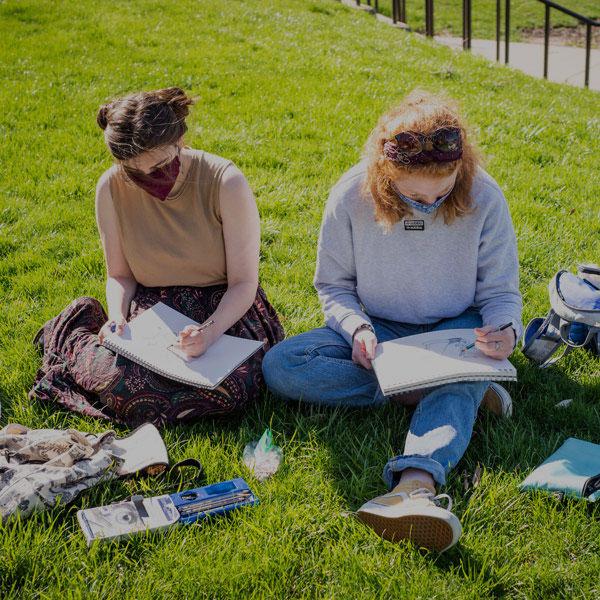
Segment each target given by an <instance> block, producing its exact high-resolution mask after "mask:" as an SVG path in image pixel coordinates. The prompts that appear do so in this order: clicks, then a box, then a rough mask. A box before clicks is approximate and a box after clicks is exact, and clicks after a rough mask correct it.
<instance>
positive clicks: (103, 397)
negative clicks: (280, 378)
mask: <svg viewBox="0 0 600 600" xmlns="http://www.w3.org/2000/svg"><path fill="white" fill-rule="evenodd" d="M226 291H227V286H226V285H216V286H210V287H201V288H200V287H184V286H181V287H180V286H177V287H165V288H147V287H144V286H141V285H139V286H138V288H137V292H136V295H135V298H134V299H133V301H132V303H131V311H130V315H129V318H130V319H131V318H133V317H135V316H136V315H138V314H140V313H141V312H143V311H144V310H146V309H147V308H150V307H151V306H154V304H156V303H157V302H163V303H164V304H167V305H168V306H171V307H173V308H174V309H176V310H178V311H179V312H181V313H183V314H184V315H187V316H188V317H190V318H192V319H194V320H195V321H199V322H203V321H205V320H207V319H208V317H209V316H210V315H212V313H213V312H214V311H215V310H216V308H217V306H218V305H219V302H220V301H221V298H222V297H223V295H224V294H225V292H226ZM106 320H107V316H106V313H105V312H104V309H103V308H102V305H101V304H100V302H98V300H95V299H94V298H87V297H84V298H78V299H77V300H74V301H73V302H71V304H69V306H67V308H65V310H63V311H62V312H61V313H60V314H59V315H58V316H57V317H55V318H54V319H51V320H50V321H48V323H46V325H45V326H44V328H43V335H42V336H41V342H42V345H43V354H44V359H43V364H42V367H41V369H40V370H39V371H38V373H37V376H36V380H35V384H34V386H33V388H32V390H31V391H30V393H29V395H30V397H31V398H37V399H41V400H48V401H52V402H56V403H58V404H61V405H63V406H65V407H66V408H68V409H69V410H73V411H77V412H80V413H83V414H85V415H88V416H92V417H97V418H105V419H111V420H114V421H117V422H121V423H125V424H127V425H129V426H131V427H135V426H137V425H139V424H141V423H146V422H150V423H154V424H155V425H157V426H162V425H166V424H175V423H182V422H185V421H191V420H195V419H199V418H201V417H205V416H217V415H228V414H231V413H233V412H235V411H239V410H241V409H244V408H246V407H247V406H249V405H251V404H252V403H254V402H256V401H257V399H258V398H259V396H260V393H261V390H262V388H263V385H264V382H263V377H262V369H261V364H262V358H263V356H264V353H265V352H266V351H267V350H268V349H269V348H270V347H271V346H273V345H274V344H276V343H277V342H279V341H281V340H282V339H283V337H284V332H283V328H282V326H281V323H280V322H279V318H278V317H277V314H276V312H275V310H274V309H273V307H272V306H271V305H270V304H269V301H268V300H267V297H266V295H265V293H264V291H263V290H262V289H261V288H260V287H259V288H258V290H257V293H256V299H255V301H254V304H253V305H252V307H251V308H250V310H248V312H247V313H246V314H245V315H244V316H243V317H242V318H241V319H240V320H239V321H238V322H237V323H235V324H234V325H233V327H231V328H230V329H229V330H228V331H227V332H226V333H228V334H229V335H234V336H237V337H243V338H248V339H253V340H261V341H264V342H265V346H264V350H260V351H259V352H257V353H256V354H255V355H254V356H252V357H251V358H250V359H248V361H246V362H245V363H243V364H242V365H240V366H239V367H238V368H237V369H236V370H235V371H234V372H233V373H231V375H229V376H228V377H227V378H226V379H224V380H223V382H222V383H221V384H220V385H219V386H218V387H217V388H215V389H214V390H210V389H202V388H196V387H191V386H188V385H185V384H182V383H179V382H176V381H172V380H170V379H167V378H165V377H163V376H161V375H158V374H157V373H154V372H153V371H150V370H149V369H147V368H146V367H143V366H141V365H138V364H137V363H135V362H133V361H131V360H129V359H128V358H125V357H123V356H120V355H116V354H115V353H114V352H112V351H111V350H109V349H108V348H105V347H104V346H102V345H100V343H99V342H98V332H99V331H100V328H101V327H102V325H104V323H106Z"/></svg>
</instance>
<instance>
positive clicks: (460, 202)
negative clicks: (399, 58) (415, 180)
mask: <svg viewBox="0 0 600 600" xmlns="http://www.w3.org/2000/svg"><path fill="white" fill-rule="evenodd" d="M444 127H457V128H459V129H460V131H461V138H462V148H463V153H462V157H461V158H459V159H458V160H455V161H452V162H430V163H427V164H410V165H404V164H399V163H397V162H394V161H392V160H390V159H388V158H387V157H386V156H385V154H384V152H383V145H384V144H385V142H387V141H389V140H393V139H394V136H395V135H397V134H398V133H400V132H402V131H412V132H417V133H422V134H424V135H429V134H431V133H433V132H434V131H436V130H438V129H442V128H444ZM365 158H366V159H367V162H368V167H367V176H366V178H365V181H364V184H363V193H364V195H365V196H366V197H368V196H369V194H370V195H371V197H372V198H373V202H374V205H375V219H376V220H377V221H378V222H379V223H381V224H382V225H383V227H384V228H385V229H386V230H388V231H389V230H390V229H391V228H392V227H393V226H394V225H395V224H396V223H397V222H398V221H400V220H401V219H403V218H404V217H405V216H408V215H411V214H412V211H411V209H410V208H409V207H408V206H407V205H406V203H404V202H402V201H401V200H400V199H399V198H398V195H397V194H396V193H395V191H394V189H393V187H392V181H393V180H397V179H401V178H402V176H403V175H404V174H407V173H411V174H412V173H420V174H423V175H425V176H431V177H445V176H448V175H450V174H451V173H453V172H454V170H455V169H456V168H458V173H457V177H456V184H455V185H454V189H453V190H452V193H451V194H450V196H449V197H448V199H447V200H445V201H444V203H443V204H442V205H441V206H440V208H439V212H441V214H442V215H443V216H444V223H446V224H449V223H451V222H452V221H453V220H454V219H455V218H457V217H461V216H463V215H465V214H467V213H468V212H470V210H471V206H472V200H471V186H472V183H473V177H474V176H475V172H476V170H477V166H478V165H479V162H480V159H479V156H478V153H477V150H476V149H475V147H474V146H473V144H472V143H471V142H470V141H469V140H468V138H467V131H466V126H465V124H464V123H463V121H462V119H461V117H460V115H459V111H458V107H457V106H456V103H455V102H454V101H452V100H449V99H447V98H444V97H441V96H436V95H433V94H430V93H428V92H424V91H421V90H414V91H412V92H411V93H410V94H409V95H408V96H407V97H406V98H404V99H403V100H402V102H401V103H400V104H399V105H398V106H396V107H395V108H393V109H391V110H390V111H388V112H387V113H386V114H384V115H383V116H382V117H381V118H380V119H379V122H378V123H377V125H376V126H375V129H373V131H372V132H371V135H370V136H369V139H368V141H367V144H366V146H365Z"/></svg>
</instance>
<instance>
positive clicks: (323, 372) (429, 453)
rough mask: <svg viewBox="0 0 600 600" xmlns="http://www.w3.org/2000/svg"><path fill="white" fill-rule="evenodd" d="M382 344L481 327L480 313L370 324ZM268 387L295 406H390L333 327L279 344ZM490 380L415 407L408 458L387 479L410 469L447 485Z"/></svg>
mask: <svg viewBox="0 0 600 600" xmlns="http://www.w3.org/2000/svg"><path fill="white" fill-rule="evenodd" d="M371 320H372V322H373V326H374V328H375V333H376V334H377V340H378V341H379V342H385V341H387V340H392V339H395V338H398V337H404V336H407V335H415V334H417V333H425V332H427V331H437V330H442V329H456V328H469V329H471V328H474V327H480V326H481V316H480V315H479V312H478V311H477V310H475V309H468V310H467V311H465V312H464V313H463V314H462V315H460V316H458V317H455V318H451V319H444V320H442V321H439V322H438V323H433V324H431V325H411V324H407V323H396V322H394V321H387V320H385V319H377V318H372V319H371ZM263 373H264V376H265V381H266V383H267V386H268V387H269V389H270V390H271V391H272V392H274V393H275V394H277V395H279V396H282V397H284V398H288V399H291V400H302V401H304V402H311V403H314V404H321V405H327V406H349V407H366V406H376V405H381V404H384V403H386V402H387V401H388V398H386V397H385V396H384V395H383V394H382V392H381V390H380V388H379V385H378V383H377V379H376V377H375V374H374V373H373V371H368V370H366V369H364V368H363V367H361V366H359V365H357V364H356V363H354V362H353V361H352V349H351V348H350V346H349V345H348V343H347V342H346V340H344V338H343V337H342V336H340V335H339V334H337V333H336V332H335V331H333V330H332V329H330V328H329V327H320V328H318V329H313V330H312V331H307V332H306V333H302V334H300V335H297V336H295V337H292V338H288V339H287V340H284V341H283V342H280V343H279V344H276V345H275V346H273V348H271V350H269V351H268V352H267V354H266V355H265V357H264V359H263ZM488 386H489V382H472V383H471V382H470V383H453V384H449V385H444V386H440V387H437V388H434V389H432V391H430V392H429V393H428V394H427V395H426V396H425V397H424V398H423V399H422V400H421V401H420V402H419V404H418V405H417V407H416V409H415V411H414V413H413V415H412V419H411V422H410V427H409V431H408V435H407V437H406V441H405V445H404V452H403V454H401V455H400V456H396V457H394V458H392V459H390V460H389V461H388V463H387V464H386V466H385V468H384V470H383V478H384V479H385V481H386V483H387V485H388V486H389V487H390V488H391V487H393V486H394V485H395V484H396V483H397V482H398V479H399V477H400V472H401V471H403V470H404V469H408V468H414V469H422V470H423V471H427V472H428V473H431V475H432V476H433V478H434V480H435V481H436V482H437V483H438V484H440V485H443V484H445V483H446V475H447V473H448V472H449V471H450V469H452V467H454V466H455V465H456V463H457V462H458V461H459V460H460V459H461V458H462V455H463V454H464V453H465V450H466V449H467V446H468V445H469V441H470V440H471V435H472V433H473V424H474V422H475V418H476V417H477V410H478V409H479V405H480V404H481V401H482V399H483V395H484V394H485V391H486V389H487V388H488Z"/></svg>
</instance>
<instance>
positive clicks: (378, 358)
mask: <svg viewBox="0 0 600 600" xmlns="http://www.w3.org/2000/svg"><path fill="white" fill-rule="evenodd" d="M474 341H475V333H474V331H473V330H472V329H447V330H445V331H431V332H429V333H421V334H419V335H410V336H407V337H404V338H398V339H396V340H391V341H389V342H383V343H381V344H378V345H377V350H376V352H375V358H374V359H373V369H374V371H375V375H377V379H378V381H379V385H380V387H381V391H382V392H383V393H384V395H385V396H391V395H393V394H402V393H404V392H410V391H412V390H416V389H420V388H428V387H434V386H438V385H444V384H447V383H456V382H461V381H487V380H490V381H516V380H517V371H516V369H515V368H514V367H513V365H511V364H510V362H509V361H508V360H507V359H504V360H496V359H494V358H489V357H488V356H485V355H484V354H483V353H482V352H480V351H479V350H477V348H472V349H470V350H465V348H466V347H467V346H468V345H469V344H471V343H472V342H474Z"/></svg>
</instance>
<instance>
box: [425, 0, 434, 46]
mask: <svg viewBox="0 0 600 600" xmlns="http://www.w3.org/2000/svg"><path fill="white" fill-rule="evenodd" d="M425 34H426V35H427V36H428V37H433V0H425Z"/></svg>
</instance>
